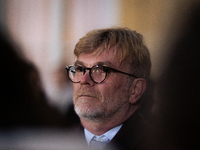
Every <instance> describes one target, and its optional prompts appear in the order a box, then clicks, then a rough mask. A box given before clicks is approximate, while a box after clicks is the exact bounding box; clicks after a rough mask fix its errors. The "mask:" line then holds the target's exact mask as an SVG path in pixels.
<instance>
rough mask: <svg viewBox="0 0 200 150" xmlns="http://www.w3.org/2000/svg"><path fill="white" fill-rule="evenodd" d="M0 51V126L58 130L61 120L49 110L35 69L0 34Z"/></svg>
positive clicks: (7, 37)
mask: <svg viewBox="0 0 200 150" xmlns="http://www.w3.org/2000/svg"><path fill="white" fill-rule="evenodd" d="M1 31H3V29H2V28H1ZM4 31H5V30H4ZM0 51H1V55H0V61H1V62H0V68H1V73H0V86H1V90H0V100H1V102H0V120H1V121H0V126H1V127H2V128H13V127H40V126H44V127H48V126H61V125H62V116H61V115H60V114H59V113H57V111H56V110H54V109H53V108H51V107H49V105H48V103H47V101H46V96H45V93H44V91H43V89H42V84H41V81H40V77H39V73H38V71H37V69H36V68H35V66H34V65H33V64H31V63H30V62H28V61H27V60H26V59H25V58H24V57H23V55H22V53H21V51H20V48H19V47H18V46H17V44H16V43H15V42H14V41H13V40H12V39H11V38H10V37H9V35H8V34H7V33H6V32H5V33H3V32H1V33H0Z"/></svg>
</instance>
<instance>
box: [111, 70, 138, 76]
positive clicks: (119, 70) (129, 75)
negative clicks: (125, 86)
mask: <svg viewBox="0 0 200 150" xmlns="http://www.w3.org/2000/svg"><path fill="white" fill-rule="evenodd" d="M109 69H110V70H113V71H115V72H119V73H123V74H126V75H129V76H132V77H135V78H138V77H137V76H135V75H133V74H129V73H126V72H122V71H120V70H116V69H114V68H109Z"/></svg>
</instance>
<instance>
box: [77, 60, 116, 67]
mask: <svg viewBox="0 0 200 150" xmlns="http://www.w3.org/2000/svg"><path fill="white" fill-rule="evenodd" d="M74 64H75V65H81V66H85V63H84V62H82V61H79V60H77V61H76V62H75V63H74ZM94 65H101V66H111V67H113V66H114V65H113V64H112V63H111V62H110V61H105V62H96V63H95V64H94Z"/></svg>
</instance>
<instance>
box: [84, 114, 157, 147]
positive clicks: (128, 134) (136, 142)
mask: <svg viewBox="0 0 200 150" xmlns="http://www.w3.org/2000/svg"><path fill="white" fill-rule="evenodd" d="M82 131H83V130H82ZM155 134H156V133H155V132H154V130H153V128H152V127H150V126H149V125H148V123H147V122H145V121H144V119H143V117H142V115H140V114H139V113H138V112H135V113H134V114H133V115H132V116H131V117H130V118H129V119H128V120H126V121H125V122H124V123H123V126H122V128H121V129H120V130H119V132H118V133H117V134H116V135H115V137H114V138H113V139H112V140H111V141H110V142H109V143H108V144H107V146H106V147H105V148H104V150H157V149H159V148H158V145H159V143H158V141H157V137H156V136H155ZM83 138H84V137H83ZM84 142H85V144H86V140H84Z"/></svg>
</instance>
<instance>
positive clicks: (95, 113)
mask: <svg viewBox="0 0 200 150" xmlns="http://www.w3.org/2000/svg"><path fill="white" fill-rule="evenodd" d="M75 112H76V114H77V115H78V116H79V117H80V118H85V119H89V120H95V119H97V118H102V117H103V116H104V115H105V114H104V111H103V110H102V109H100V108H96V109H95V108H94V107H78V106H75Z"/></svg>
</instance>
